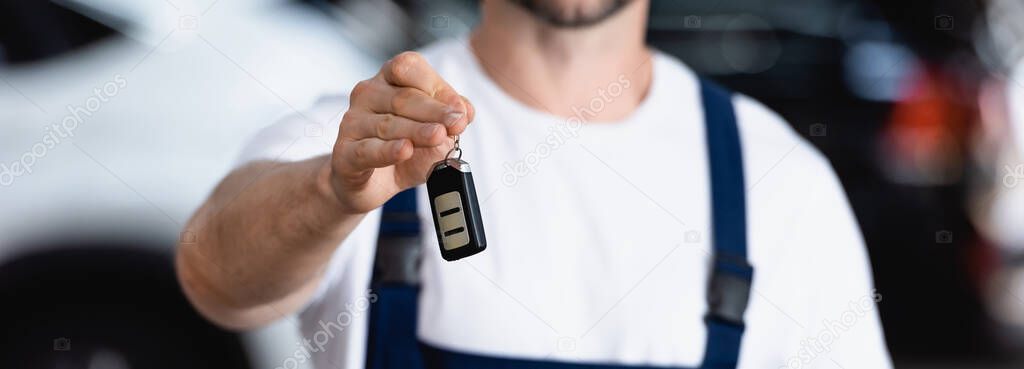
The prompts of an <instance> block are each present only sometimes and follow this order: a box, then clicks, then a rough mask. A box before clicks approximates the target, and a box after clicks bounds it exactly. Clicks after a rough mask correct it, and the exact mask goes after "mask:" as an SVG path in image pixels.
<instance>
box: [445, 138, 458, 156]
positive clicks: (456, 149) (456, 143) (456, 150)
mask: <svg viewBox="0 0 1024 369" xmlns="http://www.w3.org/2000/svg"><path fill="white" fill-rule="evenodd" d="M456 152H457V153H458V154H459V156H458V157H456V158H455V159H456V160H462V148H461V147H459V136H458V135H455V146H452V149H451V150H448V153H447V154H445V159H451V158H452V154H454V153H456Z"/></svg>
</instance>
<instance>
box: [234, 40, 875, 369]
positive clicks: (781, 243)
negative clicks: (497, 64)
mask: <svg viewBox="0 0 1024 369" xmlns="http://www.w3.org/2000/svg"><path fill="white" fill-rule="evenodd" d="M423 53H424V55H425V56H426V58H427V60H429V62H430V64H431V65H432V66H433V67H434V68H435V69H436V70H437V71H438V72H439V73H440V74H441V75H442V76H443V77H444V78H445V79H446V80H447V81H448V82H449V83H450V84H451V85H452V86H453V87H454V88H455V89H456V90H458V91H459V92H460V93H461V94H463V95H465V96H467V97H468V98H469V99H471V100H472V101H473V104H474V106H475V107H476V120H475V122H474V123H473V124H472V125H470V128H469V129H468V130H467V131H466V132H465V133H464V134H463V135H462V141H461V143H462V147H463V149H464V150H465V156H464V159H465V160H466V161H468V162H469V163H470V164H471V165H472V168H473V176H474V180H475V182H476V189H477V193H478V195H479V197H480V206H481V209H482V215H483V222H484V225H485V229H486V231H487V242H488V246H487V250H486V251H484V252H483V253H480V254H478V255H475V256H472V257H470V258H467V259H464V260H461V261H457V262H445V261H443V260H442V259H441V257H440V253H439V251H438V245H437V240H436V238H435V237H434V229H433V225H432V223H431V222H432V220H431V219H432V218H431V215H430V213H429V212H430V207H429V205H428V203H427V200H426V195H425V192H426V191H425V190H422V189H421V191H419V194H420V195H419V199H418V202H419V212H420V218H421V220H422V223H421V225H422V227H421V229H422V231H423V234H424V236H425V237H423V255H424V260H423V263H422V270H421V274H422V281H423V286H424V287H423V289H422V293H421V295H420V311H419V314H420V315H419V326H418V328H417V331H418V336H419V338H420V339H421V340H423V341H424V342H426V343H429V344H432V345H434V346H438V347H442V348H446V349H451V350H455V351H461V352H468V353H474V354H482V355H492V356H504V357H516V358H526V359H545V360H562V361H580V362H599V363H622V364H632V365H672V366H688V367H697V366H699V365H700V363H701V361H702V359H703V354H704V348H705V344H706V342H705V336H706V329H705V326H704V322H703V320H702V319H703V317H704V314H705V311H706V310H707V306H706V299H705V291H706V283H707V277H708V261H709V256H710V247H711V245H710V242H709V241H710V229H711V228H710V227H711V221H710V206H711V203H710V192H709V179H708V161H707V153H706V144H705V136H704V115H703V114H704V113H703V109H702V107H701V101H700V95H699V90H698V80H697V78H696V76H695V75H694V73H693V72H692V71H691V70H690V69H688V68H687V67H686V66H685V65H683V64H682V63H681V62H679V61H678V60H676V59H674V58H672V57H671V56H668V55H665V54H663V53H655V54H654V56H653V60H652V63H653V68H654V69H653V73H654V78H653V84H652V85H651V88H650V90H649V91H648V94H647V97H646V98H645V100H644V101H643V102H642V103H641V105H640V106H639V107H638V108H637V109H636V111H635V112H634V113H633V114H632V115H631V116H630V117H629V118H627V119H625V120H623V121H621V122H614V123H601V124H588V123H583V124H582V125H581V124H577V123H578V122H575V121H573V120H570V119H566V118H561V117H557V116H554V115H552V114H548V113H546V112H543V111H538V110H535V109H533V108H531V107H528V106H526V105H524V104H522V103H520V102H518V101H516V100H514V99H513V98H512V97H510V96H509V95H508V94H506V93H505V92H504V91H503V90H501V89H500V87H498V86H497V85H496V84H494V83H493V81H491V80H490V79H489V78H488V76H487V75H486V74H485V73H484V72H483V71H482V68H481V66H480V65H479V64H478V61H477V59H476V58H475V56H474V55H473V54H472V52H471V51H470V50H469V48H468V45H467V43H466V40H465V39H464V38H460V39H453V40H447V41H442V42H439V43H437V44H435V45H433V46H431V47H429V48H427V49H426V50H424V51H423ZM609 82H610V83H609V85H608V88H607V89H606V91H605V94H604V95H607V96H603V95H600V94H598V92H595V99H597V100H602V99H607V98H614V97H615V96H617V94H621V89H623V88H630V86H628V81H624V80H621V79H620V80H619V81H609ZM614 84H619V86H617V87H616V86H613V85H614ZM634 88H635V87H634ZM616 91H619V92H616ZM592 102H593V101H592ZM733 102H734V104H735V108H736V114H737V118H738V121H739V131H740V138H741V141H742V145H743V160H744V164H745V168H744V173H745V176H746V183H747V188H748V193H747V196H748V197H747V207H748V210H747V211H748V213H747V214H748V215H747V216H748V232H749V246H748V253H749V258H750V262H751V264H752V265H753V266H754V268H755V278H754V282H753V287H752V292H751V297H750V305H749V308H748V309H747V312H746V316H745V319H746V323H747V330H746V334H745V335H744V337H743V344H742V350H741V354H740V367H741V368H756V369H763V368H780V367H792V368H836V367H844V368H883V369H884V368H889V367H891V363H890V359H889V356H888V353H887V351H886V347H885V342H884V338H883V335H882V330H881V325H880V323H879V319H878V314H877V311H876V309H875V304H874V302H875V301H876V300H878V299H881V298H883V297H882V296H881V295H880V294H878V293H876V292H875V291H874V290H873V286H872V276H871V270H870V264H869V263H868V260H867V257H866V254H865V247H864V243H863V239H862V238H861V234H860V232H859V230H858V227H857V222H856V220H855V219H854V216H853V213H852V212H851V210H850V207H849V205H848V203H847V201H846V198H845V196H844V194H843V189H842V186H841V185H840V183H839V181H838V180H837V178H836V176H835V174H834V173H833V171H832V169H831V168H830V166H829V163H828V161H827V160H826V159H825V158H824V157H823V156H822V155H821V154H820V153H818V152H817V151H816V150H815V149H814V148H813V147H812V146H811V145H810V144H808V143H807V142H805V141H804V140H802V139H801V137H799V136H798V135H797V134H796V133H795V132H793V131H792V129H791V128H790V127H789V126H788V125H787V124H786V123H785V122H784V121H783V120H782V119H781V118H780V117H779V116H777V115H775V114H774V113H772V112H771V111H769V110H768V109H766V108H765V107H764V106H762V105H760V104H758V103H757V102H755V101H753V100H751V99H750V98H748V97H745V96H742V95H736V96H735V97H734V98H733ZM346 104H347V98H344V97H336V98H327V99H324V100H321V101H320V102H319V103H318V104H316V106H314V107H313V108H312V109H311V110H310V111H307V112H305V113H303V114H301V115H296V116H293V117H290V118H287V119H284V120H283V121H281V122H279V123H277V124H275V125H273V126H271V127H269V128H267V129H266V130H264V131H263V132H262V133H260V134H259V135H258V136H257V137H255V138H254V140H253V141H252V143H251V144H250V145H249V146H248V148H247V149H246V150H245V152H244V154H243V160H245V161H248V160H254V159H276V160H283V161H288V160H300V159H304V158H308V157H311V156H315V155H322V154H327V153H329V152H330V151H331V148H332V146H333V142H334V138H335V137H336V134H337V124H338V122H339V121H340V118H341V115H342V114H343V113H344V111H345V109H346ZM580 108H581V109H579V114H578V117H579V118H584V120H585V119H586V118H589V117H590V115H589V114H590V113H589V112H588V111H586V108H587V107H580ZM590 108H593V109H599V108H600V103H594V104H591V106H590ZM379 220H380V213H379V210H378V211H374V212H372V213H371V214H370V215H369V216H367V217H366V218H365V220H364V221H363V222H362V223H361V224H360V225H359V226H358V227H357V228H356V230H355V231H354V232H353V234H352V235H351V236H350V237H349V238H348V239H347V240H346V241H345V242H344V243H343V244H342V245H341V246H340V247H339V248H338V250H337V252H335V255H334V257H333V258H332V260H331V262H330V266H329V268H328V271H327V272H326V273H327V274H326V277H325V278H324V280H323V283H322V285H321V286H320V289H319V291H318V292H317V294H316V296H315V298H314V299H313V300H312V301H311V302H310V303H309V305H308V306H307V307H306V308H305V309H304V310H303V311H302V312H301V313H300V315H299V318H300V321H301V322H302V332H301V333H302V335H303V336H304V337H305V338H306V339H308V340H309V342H306V343H305V344H304V345H302V346H299V345H297V350H296V356H295V358H296V360H298V361H305V360H310V357H311V360H312V361H313V362H314V363H315V365H316V367H317V368H360V367H362V366H363V365H364V358H365V344H366V334H367V321H366V317H367V315H368V308H367V305H368V304H369V303H370V302H372V301H375V299H373V298H371V297H372V296H371V297H368V296H367V286H368V284H369V281H370V273H371V264H372V260H373V255H374V248H375V243H376V236H377V230H378V226H379ZM321 347H323V348H324V350H320V348H321ZM300 351H302V352H300ZM837 364H838V366H837Z"/></svg>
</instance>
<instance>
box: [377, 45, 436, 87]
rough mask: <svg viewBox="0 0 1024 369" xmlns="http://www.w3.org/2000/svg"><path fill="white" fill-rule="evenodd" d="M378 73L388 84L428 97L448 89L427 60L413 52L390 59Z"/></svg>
mask: <svg viewBox="0 0 1024 369" xmlns="http://www.w3.org/2000/svg"><path fill="white" fill-rule="evenodd" d="M380 72H381V76H382V77H384V80H385V81H387V82H388V84H391V85H393V86H398V87H411V88H415V89H417V90H420V91H423V92H424V93H426V94H427V95H430V96H434V94H435V93H436V92H437V91H439V90H441V89H443V88H450V87H448V84H447V83H445V82H444V80H443V79H441V76H439V75H438V74H437V72H435V71H434V68H432V67H431V66H430V64H429V63H427V60H426V59H425V58H423V56H422V55H420V54H419V53H417V52H413V51H406V52H403V53H401V54H398V55H396V56H395V57H394V58H391V60H388V61H387V63H384V67H382V68H381V70H380Z"/></svg>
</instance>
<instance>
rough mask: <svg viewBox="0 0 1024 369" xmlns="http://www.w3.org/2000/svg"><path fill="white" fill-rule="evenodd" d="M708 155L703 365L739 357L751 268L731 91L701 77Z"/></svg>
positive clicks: (729, 365) (722, 366) (725, 364)
mask: <svg viewBox="0 0 1024 369" xmlns="http://www.w3.org/2000/svg"><path fill="white" fill-rule="evenodd" d="M700 92H701V100H702V101H703V103H704V116H705V118H704V120H705V132H706V134H707V145H708V160H709V161H710V168H711V170H710V171H711V176H710V177H711V200H712V201H711V204H712V206H711V223H712V227H713V229H712V244H713V245H714V251H713V257H712V260H711V275H710V276H709V279H708V290H707V293H708V295H707V301H708V313H707V315H706V316H705V317H704V321H705V324H706V325H707V334H708V340H707V348H706V350H705V351H704V363H703V365H702V368H705V369H733V368H736V365H737V363H738V361H739V353H740V343H741V341H742V338H743V331H744V328H745V325H744V323H743V313H744V312H745V311H746V308H747V302H748V300H749V297H750V285H751V282H752V280H753V274H754V270H753V268H752V267H751V266H750V264H749V263H748V262H747V217H746V208H747V207H746V186H745V184H744V181H743V152H742V149H741V146H740V137H739V128H738V127H737V123H736V112H735V110H734V109H733V105H732V94H730V93H729V92H728V91H727V90H725V89H723V88H722V87H720V86H718V85H716V84H715V83H713V82H711V81H708V80H704V79H702V80H701V82H700Z"/></svg>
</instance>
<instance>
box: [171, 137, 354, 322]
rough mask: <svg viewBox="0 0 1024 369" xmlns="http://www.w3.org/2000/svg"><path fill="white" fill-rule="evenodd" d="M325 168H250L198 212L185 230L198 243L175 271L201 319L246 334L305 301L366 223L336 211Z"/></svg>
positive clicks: (184, 252) (320, 161)
mask: <svg viewBox="0 0 1024 369" xmlns="http://www.w3.org/2000/svg"><path fill="white" fill-rule="evenodd" d="M328 160H330V159H329V158H328V157H326V156H322V157H317V158H313V159H309V160H305V161H301V162H294V163H275V162H258V163H253V164H250V165H247V166H245V167H243V168H240V169H238V170H236V171H235V172H233V173H232V174H231V175H229V176H228V177H227V178H225V179H224V181H222V182H221V184H220V185H218V186H217V189H216V190H215V191H214V192H213V194H212V195H211V196H210V198H209V199H208V200H207V202H206V203H205V204H204V205H203V206H202V207H201V208H200V209H199V211H197V212H196V215H195V216H194V217H193V218H192V219H191V220H190V221H189V224H188V225H187V226H186V228H185V232H191V234H193V235H195V237H194V241H195V242H187V241H192V240H188V239H186V240H185V241H186V242H182V243H181V244H180V245H179V249H178V256H177V263H178V274H179V277H180V279H181V281H182V284H183V287H184V289H185V292H186V294H187V295H188V296H189V299H190V300H192V302H193V304H194V305H196V307H197V308H199V310H200V311H201V312H203V313H204V315H207V317H208V318H210V319H212V320H214V321H215V322H218V323H220V324H222V325H226V326H232V327H248V326H254V325H260V324H264V323H267V322H269V321H271V320H274V319H276V318H279V317H280V315H281V314H288V313H291V312H293V311H294V310H295V309H298V308H299V307H300V306H301V305H302V304H303V303H304V302H305V300H306V299H308V297H309V295H310V294H311V293H312V291H313V290H314V289H315V284H316V282H317V281H318V278H319V274H320V273H321V272H322V271H323V269H324V267H325V266H326V264H327V262H328V261H329V260H330V257H331V254H332V253H333V251H334V249H335V248H336V247H337V245H338V244H339V243H341V241H342V240H344V239H345V238H346V237H347V236H348V235H349V234H350V233H351V232H352V230H353V229H354V228H355V227H356V225H358V223H359V221H360V220H361V219H362V218H363V216H364V215H365V214H350V213H347V212H345V211H344V209H342V207H341V206H339V203H338V201H337V198H336V197H335V196H334V194H333V192H331V191H332V190H331V187H330V185H329V184H328V181H327V176H328V175H329V173H328V172H327V171H329V169H328V168H329V166H328V165H327V161H328ZM260 311H262V313H260ZM274 315H276V316H274Z"/></svg>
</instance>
